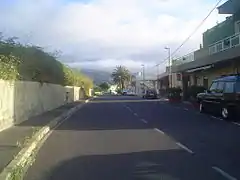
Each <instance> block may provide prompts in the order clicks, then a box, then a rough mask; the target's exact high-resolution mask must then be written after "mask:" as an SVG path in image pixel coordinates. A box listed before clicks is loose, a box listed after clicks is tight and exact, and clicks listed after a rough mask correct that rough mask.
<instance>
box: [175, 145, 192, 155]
mask: <svg viewBox="0 0 240 180" xmlns="http://www.w3.org/2000/svg"><path fill="white" fill-rule="evenodd" d="M176 144H177V145H178V146H179V147H181V148H183V149H184V150H186V151H187V152H189V153H191V154H194V152H193V151H192V150H191V149H189V148H187V147H186V146H184V145H183V144H181V143H180V142H177V143H176Z"/></svg>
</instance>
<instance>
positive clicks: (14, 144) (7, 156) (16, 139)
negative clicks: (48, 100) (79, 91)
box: [0, 102, 82, 172]
mask: <svg viewBox="0 0 240 180" xmlns="http://www.w3.org/2000/svg"><path fill="white" fill-rule="evenodd" d="M81 103H82V102H74V103H69V104H66V105H63V106H61V107H59V108H57V109H54V110H52V111H48V112H45V113H43V114H41V115H39V116H35V117H32V118H30V119H29V120H27V121H24V122H23V123H21V124H19V125H16V126H13V127H11V128H9V129H6V130H4V131H2V132H0V172H2V170H3V169H4V168H5V167H6V166H7V165H8V164H9V163H10V162H11V161H12V160H13V158H14V157H15V156H16V155H17V154H18V153H19V152H20V150H21V149H22V147H23V145H24V144H25V143H26V142H27V141H28V140H29V139H30V138H31V137H32V136H33V134H35V133H36V132H37V131H38V130H40V128H41V127H43V126H45V125H47V124H48V123H49V122H50V121H52V120H53V119H54V118H56V117H58V116H60V115H62V114H63V113H65V112H66V111H68V110H70V109H71V108H73V107H75V106H76V105H78V104H81Z"/></svg>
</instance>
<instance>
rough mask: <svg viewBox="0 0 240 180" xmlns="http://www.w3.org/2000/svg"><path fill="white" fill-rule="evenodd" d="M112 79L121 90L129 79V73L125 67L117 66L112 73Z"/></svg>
mask: <svg viewBox="0 0 240 180" xmlns="http://www.w3.org/2000/svg"><path fill="white" fill-rule="evenodd" d="M112 79H113V82H114V83H115V84H116V85H118V87H119V88H120V89H121V90H123V89H125V88H126V86H127V84H128V83H129V81H130V79H131V74H130V71H129V70H128V69H127V68H126V67H125V66H117V67H116V68H115V69H114V70H113V72H112Z"/></svg>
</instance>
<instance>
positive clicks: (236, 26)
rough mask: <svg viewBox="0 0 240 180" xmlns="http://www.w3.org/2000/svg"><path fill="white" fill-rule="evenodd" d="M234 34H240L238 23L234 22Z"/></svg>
mask: <svg viewBox="0 0 240 180" xmlns="http://www.w3.org/2000/svg"><path fill="white" fill-rule="evenodd" d="M235 33H236V34H237V33H240V21H237V22H235Z"/></svg>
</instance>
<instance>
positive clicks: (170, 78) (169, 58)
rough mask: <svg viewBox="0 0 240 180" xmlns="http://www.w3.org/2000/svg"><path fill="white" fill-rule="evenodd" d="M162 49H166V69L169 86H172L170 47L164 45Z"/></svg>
mask: <svg viewBox="0 0 240 180" xmlns="http://www.w3.org/2000/svg"><path fill="white" fill-rule="evenodd" d="M164 49H166V50H168V66H169V70H168V72H169V73H168V75H169V87H170V88H171V87H172V62H171V61H172V58H171V48H169V47H165V48H164Z"/></svg>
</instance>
